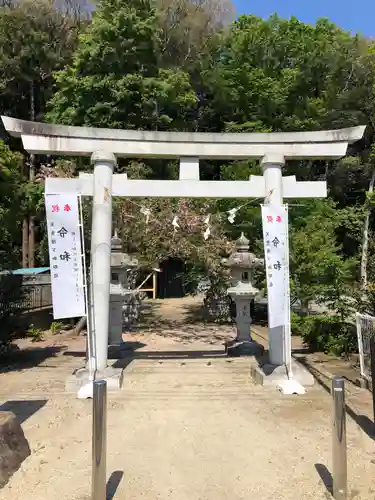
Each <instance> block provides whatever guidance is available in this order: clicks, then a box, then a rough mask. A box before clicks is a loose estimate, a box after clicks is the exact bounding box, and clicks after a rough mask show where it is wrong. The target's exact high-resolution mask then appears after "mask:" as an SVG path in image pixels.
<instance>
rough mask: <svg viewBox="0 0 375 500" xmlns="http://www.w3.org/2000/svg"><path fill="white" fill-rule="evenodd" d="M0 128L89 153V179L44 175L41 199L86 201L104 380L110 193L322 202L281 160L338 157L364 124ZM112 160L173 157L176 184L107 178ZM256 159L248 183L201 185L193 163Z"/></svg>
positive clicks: (16, 123)
mask: <svg viewBox="0 0 375 500" xmlns="http://www.w3.org/2000/svg"><path fill="white" fill-rule="evenodd" d="M2 121H3V124H4V126H5V129H6V130H7V131H8V132H9V133H10V135H12V136H14V137H21V139H22V142H23V146H24V148H25V150H26V151H28V152H29V153H33V154H46V155H57V156H91V162H92V164H93V165H94V175H92V174H80V176H79V178H78V179H58V178H48V179H47V180H46V186H45V190H46V194H56V193H76V194H80V195H83V196H93V198H94V199H93V222H92V245H91V252H92V262H93V298H94V329H95V347H96V349H95V351H96V367H97V370H98V372H99V373H101V374H102V375H104V376H105V370H106V369H107V346H108V324H109V285H110V250H111V249H110V246H111V234H112V196H123V197H160V198H166V197H173V198H177V197H188V198H264V199H265V203H269V204H274V205H281V204H282V203H283V198H324V197H326V196H327V187H326V182H325V181H319V182H297V181H296V178H295V176H288V177H282V167H283V166H284V164H285V161H286V160H296V159H339V158H342V157H343V156H345V154H346V151H347V147H348V144H352V143H354V142H356V141H358V140H360V139H361V138H362V136H363V134H364V131H365V127H364V126H358V127H351V128H345V129H340V130H327V131H318V132H275V133H198V132H148V131H147V132H146V131H134V130H113V129H102V128H89V127H71V126H64V125H52V124H46V123H37V122H29V121H24V120H18V119H14V118H9V117H2ZM116 156H118V157H128V158H132V157H136V158H177V159H179V160H180V175H179V180H177V181H174V180H130V179H127V175H126V174H117V175H113V170H114V167H115V165H116ZM201 158H205V159H231V160H234V159H249V158H257V159H260V161H261V165H262V169H263V176H254V175H251V176H250V177H249V180H248V181H201V180H199V160H200V159H201ZM269 354H270V363H271V364H273V365H276V366H280V365H285V364H286V363H288V361H289V359H290V356H291V354H290V352H288V351H287V348H286V345H285V341H284V338H283V328H282V327H281V328H273V329H270V331H269Z"/></svg>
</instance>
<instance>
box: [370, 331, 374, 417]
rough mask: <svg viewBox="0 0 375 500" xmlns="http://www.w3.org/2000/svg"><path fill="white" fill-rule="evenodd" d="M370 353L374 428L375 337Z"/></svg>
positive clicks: (372, 338) (371, 340)
mask: <svg viewBox="0 0 375 500" xmlns="http://www.w3.org/2000/svg"><path fill="white" fill-rule="evenodd" d="M370 352H371V385H372V411H373V415H374V426H375V335H372V337H371V339H370Z"/></svg>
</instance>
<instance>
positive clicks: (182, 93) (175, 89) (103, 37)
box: [48, 0, 196, 130]
mask: <svg viewBox="0 0 375 500" xmlns="http://www.w3.org/2000/svg"><path fill="white" fill-rule="evenodd" d="M159 57H160V30H159V28H158V25H157V20H156V14H155V10H154V9H153V8H152V7H151V5H150V1H149V0H132V1H128V0H102V1H101V2H99V4H98V7H97V9H96V10H95V12H94V15H93V19H92V22H91V24H90V26H89V27H88V29H87V31H86V33H84V34H83V35H81V36H80V43H79V46H78V48H77V50H76V52H75V54H74V57H73V63H72V64H71V65H70V66H68V67H67V68H65V69H64V70H62V71H60V72H57V74H56V75H55V77H56V88H57V92H56V94H55V96H54V97H53V99H52V101H51V110H50V112H49V114H48V119H49V120H51V121H54V122H59V123H64V124H74V125H91V126H104V127H112V128H114V127H116V128H128V129H129V128H136V129H151V130H156V129H160V130H163V129H186V128H189V125H188V124H187V123H186V121H185V120H184V117H185V114H186V112H187V111H188V110H189V108H190V107H191V106H193V105H194V104H195V102H196V96H195V93H194V91H193V90H192V88H191V85H190V81H189V76H188V74H186V73H184V72H183V71H182V70H180V69H179V68H174V69H173V70H169V69H161V68H159V64H158V62H159Z"/></svg>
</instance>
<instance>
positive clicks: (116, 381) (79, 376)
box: [65, 366, 124, 393]
mask: <svg viewBox="0 0 375 500" xmlns="http://www.w3.org/2000/svg"><path fill="white" fill-rule="evenodd" d="M123 371H124V370H123V369H122V368H114V367H113V366H108V367H107V368H106V369H105V370H101V371H97V372H96V376H95V378H96V380H105V381H106V382H107V390H108V391H111V392H112V391H118V390H120V389H121V387H122V379H123ZM89 382H90V379H89V370H88V369H87V368H79V369H78V370H76V371H75V372H74V373H73V374H72V375H70V376H69V377H68V378H67V380H66V382H65V391H66V392H73V393H77V392H78V390H79V389H80V388H81V387H83V386H84V385H86V384H88V383H89Z"/></svg>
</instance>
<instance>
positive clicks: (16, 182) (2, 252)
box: [0, 141, 23, 270]
mask: <svg viewBox="0 0 375 500" xmlns="http://www.w3.org/2000/svg"><path fill="white" fill-rule="evenodd" d="M22 162H23V158H22V155H21V154H20V153H16V152H13V151H11V150H10V149H9V147H8V146H7V145H6V144H4V142H3V141H0V270H4V269H9V268H12V267H13V266H16V265H17V264H18V258H19V251H18V248H19V247H18V246H17V243H19V241H20V234H21V231H20V229H21V224H22V210H21V204H22V195H23V193H22V190H21V175H20V172H21V167H22Z"/></svg>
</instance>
